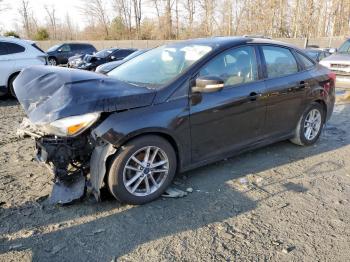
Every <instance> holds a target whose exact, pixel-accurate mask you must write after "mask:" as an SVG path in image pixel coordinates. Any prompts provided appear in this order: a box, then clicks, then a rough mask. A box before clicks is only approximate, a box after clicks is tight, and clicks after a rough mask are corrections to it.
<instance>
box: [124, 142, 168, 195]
mask: <svg viewBox="0 0 350 262" xmlns="http://www.w3.org/2000/svg"><path fill="white" fill-rule="evenodd" d="M168 174H169V159H168V156H167V155H166V154H165V152H164V151H163V150H162V149H160V148H159V147H156V146H147V147H143V148H141V149H140V150H138V151H136V152H135V153H134V154H133V155H132V156H131V157H130V158H129V159H128V161H127V162H126V165H125V167H124V170H123V183H124V186H125V188H126V189H127V190H128V191H129V193H131V194H133V195H135V196H148V195H150V194H152V193H154V192H156V191H157V190H158V189H159V188H160V187H161V186H162V185H163V183H164V181H165V180H166V178H167V176H168Z"/></svg>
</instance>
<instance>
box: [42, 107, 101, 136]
mask: <svg viewBox="0 0 350 262" xmlns="http://www.w3.org/2000/svg"><path fill="white" fill-rule="evenodd" d="M99 117H100V114H99V113H89V114H85V115H80V116H71V117H67V118H62V119H59V120H56V121H54V122H52V123H50V124H48V125H45V126H44V127H43V129H44V131H45V132H47V133H49V134H53V135H57V136H63V137H65V136H77V135H79V134H81V133H82V132H84V131H85V130H86V129H88V128H89V127H90V126H91V125H92V124H93V123H95V122H96V121H97V119H98V118H99Z"/></svg>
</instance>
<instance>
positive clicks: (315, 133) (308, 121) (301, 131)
mask: <svg viewBox="0 0 350 262" xmlns="http://www.w3.org/2000/svg"><path fill="white" fill-rule="evenodd" d="M324 120H325V110H324V108H323V106H322V105H320V104H319V103H312V104H311V106H310V107H309V108H308V109H307V110H306V111H305V113H304V114H303V115H302V117H301V118H300V120H299V122H298V125H297V128H296V130H295V136H294V137H293V138H292V139H291V142H292V143H294V144H297V145H301V146H308V145H313V144H314V143H316V141H317V140H318V138H319V137H320V134H321V132H322V128H323V124H324Z"/></svg>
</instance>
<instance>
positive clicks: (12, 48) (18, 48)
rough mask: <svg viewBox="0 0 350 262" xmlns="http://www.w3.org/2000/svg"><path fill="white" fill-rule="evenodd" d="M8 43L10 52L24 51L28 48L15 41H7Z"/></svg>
mask: <svg viewBox="0 0 350 262" xmlns="http://www.w3.org/2000/svg"><path fill="white" fill-rule="evenodd" d="M6 45H7V51H8V54H17V53H22V52H24V51H25V50H26V49H25V48H24V47H23V46H21V45H17V44H14V43H7V44H6Z"/></svg>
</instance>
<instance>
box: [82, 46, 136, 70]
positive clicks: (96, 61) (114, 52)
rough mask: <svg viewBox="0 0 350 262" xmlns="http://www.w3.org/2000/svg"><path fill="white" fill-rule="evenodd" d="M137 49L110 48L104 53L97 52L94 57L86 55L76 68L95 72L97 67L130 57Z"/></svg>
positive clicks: (103, 51)
mask: <svg viewBox="0 0 350 262" xmlns="http://www.w3.org/2000/svg"><path fill="white" fill-rule="evenodd" d="M135 51H137V49H133V48H129V49H120V48H109V49H105V50H102V51H99V52H97V53H96V54H94V55H86V56H85V57H84V59H83V61H82V63H80V64H79V65H78V66H77V67H76V68H78V69H84V70H90V71H95V69H96V67H98V66H99V65H102V64H104V63H108V62H111V61H119V60H123V59H124V58H125V57H127V56H128V55H130V54H132V53H134V52H135Z"/></svg>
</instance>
